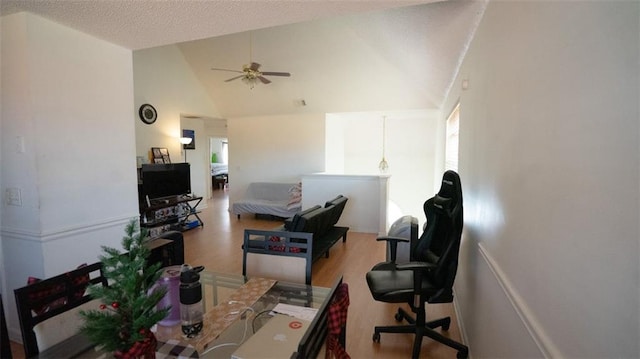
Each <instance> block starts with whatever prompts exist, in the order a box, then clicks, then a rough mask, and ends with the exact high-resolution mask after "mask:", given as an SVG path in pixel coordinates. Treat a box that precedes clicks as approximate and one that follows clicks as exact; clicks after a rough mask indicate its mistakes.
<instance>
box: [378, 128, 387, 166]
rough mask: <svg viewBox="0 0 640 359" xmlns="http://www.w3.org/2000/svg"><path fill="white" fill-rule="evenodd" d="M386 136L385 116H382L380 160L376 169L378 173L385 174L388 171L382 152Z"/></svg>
mask: <svg viewBox="0 0 640 359" xmlns="http://www.w3.org/2000/svg"><path fill="white" fill-rule="evenodd" d="M386 136H387V116H382V160H381V161H380V163H379V164H378V169H379V170H380V173H387V171H388V170H389V164H388V163H387V160H386V159H385V158H384V150H385V148H384V147H385V142H386Z"/></svg>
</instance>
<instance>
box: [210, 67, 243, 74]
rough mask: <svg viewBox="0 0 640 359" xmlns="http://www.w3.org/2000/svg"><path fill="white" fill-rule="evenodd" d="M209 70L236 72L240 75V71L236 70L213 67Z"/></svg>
mask: <svg viewBox="0 0 640 359" xmlns="http://www.w3.org/2000/svg"><path fill="white" fill-rule="evenodd" d="M211 70H214V71H229V72H238V73H242V71H238V70H229V69H218V68H215V67H212V68H211Z"/></svg>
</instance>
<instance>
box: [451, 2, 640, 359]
mask: <svg viewBox="0 0 640 359" xmlns="http://www.w3.org/2000/svg"><path fill="white" fill-rule="evenodd" d="M639 13H640V8H639V3H638V2H538V1H536V2H523V1H519V2H502V1H497V2H491V3H490V4H489V5H488V8H487V10H486V12H485V15H484V18H483V20H482V23H481V25H480V27H479V28H478V30H477V33H476V35H475V38H474V40H473V42H472V44H471V46H470V49H469V52H468V54H467V56H466V57H465V59H464V63H463V65H462V68H461V69H460V72H459V76H458V78H457V79H456V82H455V85H454V87H453V90H452V92H451V93H450V94H449V96H448V99H447V103H446V104H445V106H444V108H451V107H453V105H454V104H455V102H456V101H457V99H458V98H460V102H461V112H460V166H459V168H460V171H459V172H460V175H461V179H462V183H463V191H464V198H465V219H466V220H465V232H464V238H463V246H462V254H461V261H460V268H459V271H458V277H457V281H456V285H455V289H456V294H457V308H458V310H459V317H460V319H461V321H462V323H463V333H464V335H465V337H466V340H467V343H468V344H469V346H470V350H471V355H472V356H473V357H474V358H496V357H503V358H518V357H520V358H534V357H553V358H556V357H557V358H559V357H570V358H571V357H573V358H583V357H589V358H605V357H606V358H613V357H620V358H637V357H639V356H640V350H639V348H638V343H639V340H638V338H639V337H640V330H639V323H640V314H639V308H640V297H639V286H640V276H639V272H640V271H639V263H638V261H639V245H638V242H639V238H640V233H639V232H640V231H639V229H638V218H639V212H640V211H639V192H640V190H639V185H638V184H639V182H640V181H639V170H640V166H639V157H638V153H639V143H640V141H639V122H640V121H639V116H640V111H639V109H638V98H639V95H640V93H639V88H638V87H639V84H640V75H639V71H640V66H639V53H640V51H639V17H638V14H639ZM464 79H467V80H468V81H469V89H468V90H466V91H462V90H461V89H460V88H461V86H460V84H461V81H462V80H464Z"/></svg>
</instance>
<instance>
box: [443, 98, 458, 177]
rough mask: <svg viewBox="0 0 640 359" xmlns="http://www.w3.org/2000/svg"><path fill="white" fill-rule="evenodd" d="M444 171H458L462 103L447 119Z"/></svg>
mask: <svg viewBox="0 0 640 359" xmlns="http://www.w3.org/2000/svg"><path fill="white" fill-rule="evenodd" d="M446 130H447V138H446V140H445V160H444V169H445V170H454V171H456V172H457V171H458V133H459V130H460V103H458V104H457V105H456V107H455V108H454V109H453V111H451V114H450V115H449V117H448V118H447V125H446Z"/></svg>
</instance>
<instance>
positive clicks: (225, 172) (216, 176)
mask: <svg viewBox="0 0 640 359" xmlns="http://www.w3.org/2000/svg"><path fill="white" fill-rule="evenodd" d="M228 182H229V165H227V164H226V163H211V185H212V187H213V189H214V190H215V189H216V188H220V189H223V188H225V186H226V185H227V183H228Z"/></svg>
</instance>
